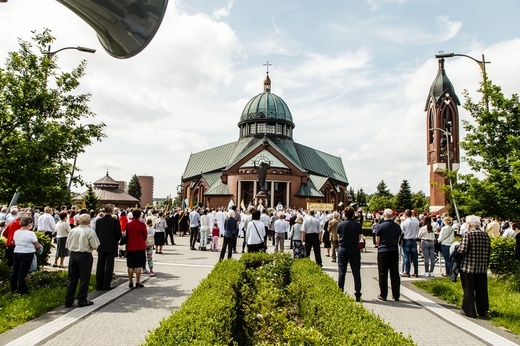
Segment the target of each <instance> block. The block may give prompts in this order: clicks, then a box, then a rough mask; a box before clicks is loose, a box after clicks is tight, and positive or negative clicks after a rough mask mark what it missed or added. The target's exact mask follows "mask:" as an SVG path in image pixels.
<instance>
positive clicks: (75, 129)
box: [0, 30, 105, 205]
mask: <svg viewBox="0 0 520 346" xmlns="http://www.w3.org/2000/svg"><path fill="white" fill-rule="evenodd" d="M33 34H34V36H33V38H32V41H33V43H30V42H27V41H23V40H21V39H20V40H19V44H20V49H19V50H18V51H17V52H10V53H9V54H8V58H7V60H6V65H5V68H4V69H1V68H0V147H1V148H2V155H0V200H4V201H5V200H9V199H10V197H11V196H12V195H13V193H14V191H16V190H18V191H20V193H21V194H20V199H19V201H20V202H21V203H24V202H25V203H29V202H32V203H34V204H39V205H61V204H69V203H70V199H71V196H70V191H68V186H67V177H70V175H71V171H72V163H71V161H72V159H73V158H74V157H75V156H76V155H78V154H79V153H82V152H83V151H84V150H85V148H86V147H88V146H89V145H91V144H92V142H93V141H94V140H98V141H99V140H101V139H102V138H103V137H104V134H103V132H102V130H103V127H104V126H105V125H104V124H103V123H100V124H85V125H82V124H81V123H82V122H83V121H84V120H86V119H88V118H92V117H94V116H95V114H94V113H93V112H91V111H90V109H89V107H88V102H89V101H90V94H88V93H87V94H80V93H77V92H75V89H76V88H77V87H78V86H79V79H80V78H81V77H83V76H84V75H85V67H86V62H85V60H83V61H82V62H81V63H80V64H79V65H78V66H77V67H76V68H75V69H73V70H72V71H70V72H61V73H59V72H58V65H57V57H56V56H53V55H50V54H48V51H47V46H48V45H49V44H51V43H52V42H53V41H54V37H52V36H51V33H50V30H44V31H43V32H42V33H41V34H35V33H34V32H33ZM33 44H34V45H35V46H33ZM33 49H36V50H38V52H37V53H34V52H33ZM73 181H74V182H75V183H78V182H81V177H80V176H78V175H76V176H75V177H74V180H73Z"/></svg>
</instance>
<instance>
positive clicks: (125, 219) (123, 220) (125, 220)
mask: <svg viewBox="0 0 520 346" xmlns="http://www.w3.org/2000/svg"><path fill="white" fill-rule="evenodd" d="M127 223H128V216H126V211H124V210H123V211H121V215H119V225H120V226H121V232H124V231H125V228H126V224H127Z"/></svg>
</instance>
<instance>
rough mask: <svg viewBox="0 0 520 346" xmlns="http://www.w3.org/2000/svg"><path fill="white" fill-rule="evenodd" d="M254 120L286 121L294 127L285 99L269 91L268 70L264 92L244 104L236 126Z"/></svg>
mask: <svg viewBox="0 0 520 346" xmlns="http://www.w3.org/2000/svg"><path fill="white" fill-rule="evenodd" d="M256 121H261V122H266V121H267V122H276V123H286V124H289V125H291V126H292V127H294V123H293V120H292V115H291V111H290V110H289V107H287V104H286V103H285V101H284V100H282V98H281V97H280V96H277V95H275V94H273V93H271V79H270V78H269V72H267V75H266V76H265V80H264V92H263V93H261V94H258V95H256V96H255V97H253V98H252V99H251V100H250V101H249V102H248V103H247V104H246V106H245V107H244V110H243V111H242V116H241V117H240V121H239V123H238V126H239V127H240V125H242V124H244V123H252V122H256Z"/></svg>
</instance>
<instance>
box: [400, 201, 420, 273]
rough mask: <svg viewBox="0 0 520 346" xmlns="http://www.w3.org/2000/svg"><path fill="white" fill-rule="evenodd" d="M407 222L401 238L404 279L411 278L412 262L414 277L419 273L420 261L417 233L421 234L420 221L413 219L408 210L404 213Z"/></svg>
mask: <svg viewBox="0 0 520 346" xmlns="http://www.w3.org/2000/svg"><path fill="white" fill-rule="evenodd" d="M404 216H405V220H404V221H403V222H402V224H401V231H402V234H401V236H402V237H403V242H402V244H403V245H402V247H403V259H404V267H405V269H404V273H401V276H403V277H410V267H411V264H410V261H411V262H412V263H413V270H414V273H413V276H417V275H418V273H419V260H418V254H417V240H416V239H417V233H418V232H419V220H417V219H416V218H414V217H412V211H411V210H410V209H406V210H405V211H404Z"/></svg>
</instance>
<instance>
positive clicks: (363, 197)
mask: <svg viewBox="0 0 520 346" xmlns="http://www.w3.org/2000/svg"><path fill="white" fill-rule="evenodd" d="M356 201H357V202H358V205H359V206H360V207H363V206H365V205H367V194H366V193H365V191H363V189H362V188H361V189H359V190H358V191H357V193H356Z"/></svg>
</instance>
